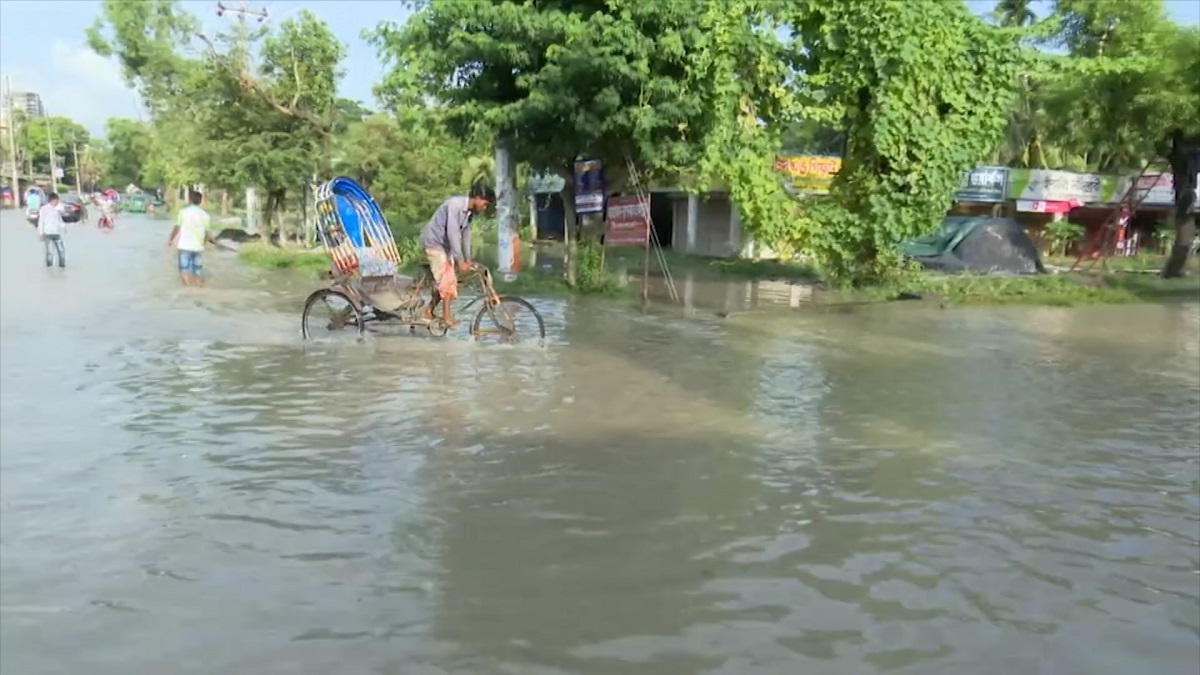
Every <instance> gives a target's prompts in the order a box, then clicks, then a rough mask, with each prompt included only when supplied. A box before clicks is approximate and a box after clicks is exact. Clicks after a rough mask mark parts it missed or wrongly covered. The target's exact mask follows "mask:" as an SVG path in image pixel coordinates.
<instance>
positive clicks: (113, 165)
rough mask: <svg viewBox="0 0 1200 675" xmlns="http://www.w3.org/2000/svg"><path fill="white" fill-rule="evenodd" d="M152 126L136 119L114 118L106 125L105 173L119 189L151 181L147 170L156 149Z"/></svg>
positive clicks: (151, 186)
mask: <svg viewBox="0 0 1200 675" xmlns="http://www.w3.org/2000/svg"><path fill="white" fill-rule="evenodd" d="M152 134H153V129H152V128H151V126H150V125H149V124H146V123H144V122H139V121H137V120H130V119H122V118H113V119H110V120H108V123H107V124H106V125H105V129H104V140H105V141H106V142H107V146H108V147H107V152H106V153H104V156H105V160H106V167H105V172H104V173H105V176H106V177H107V178H108V180H109V182H110V183H111V184H112V185H113V186H115V187H117V188H120V189H123V188H124V187H125V186H126V185H129V184H131V183H132V184H134V185H139V186H142V185H145V186H146V187H150V188H153V187H156V186H154V185H148V184H147V183H148V182H149V181H147V170H148V168H149V166H150V161H151V155H152V153H153V150H154V138H153V135H152Z"/></svg>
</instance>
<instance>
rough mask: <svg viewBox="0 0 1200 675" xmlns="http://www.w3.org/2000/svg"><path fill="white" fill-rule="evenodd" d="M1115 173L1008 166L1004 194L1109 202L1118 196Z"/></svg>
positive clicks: (1119, 192) (1055, 199)
mask: <svg viewBox="0 0 1200 675" xmlns="http://www.w3.org/2000/svg"><path fill="white" fill-rule="evenodd" d="M1122 182H1125V184H1126V185H1128V182H1127V181H1122V180H1121V178H1120V177H1119V176H1101V175H1098V174H1094V173H1075V172H1074V171H1044V170H1040V169H1010V170H1009V172H1008V197H1009V198H1010V199H1024V200H1029V201H1044V202H1067V201H1071V200H1072V199H1076V200H1079V202H1081V203H1082V204H1112V203H1114V202H1116V201H1118V200H1120V199H1121V190H1120V188H1121V183H1122Z"/></svg>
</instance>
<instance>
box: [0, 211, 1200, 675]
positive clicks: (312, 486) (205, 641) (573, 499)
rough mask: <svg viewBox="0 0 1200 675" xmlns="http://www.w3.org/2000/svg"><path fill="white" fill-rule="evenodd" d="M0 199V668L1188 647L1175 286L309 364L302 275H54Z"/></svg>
mask: <svg viewBox="0 0 1200 675" xmlns="http://www.w3.org/2000/svg"><path fill="white" fill-rule="evenodd" d="M14 215H15V214H12V213H11V212H6V213H5V214H4V217H3V222H2V226H0V293H2V297H0V340H2V342H0V384H2V387H0V422H2V424H0V501H2V503H0V507H2V510H0V554H2V555H0V640H2V645H0V671H3V673H4V674H5V675H9V674H10V673H11V674H12V675H26V674H43V673H44V674H58V673H63V674H67V673H90V674H93V675H107V674H110V673H111V674H118V673H119V674H121V675H128V674H130V673H139V674H140V673H146V674H160V673H205V674H209V673H212V674H217V673H220V674H228V673H255V674H259V675H268V674H276V673H278V674H280V675H283V674H287V675H294V674H296V673H314V674H326V673H330V674H332V673H339V674H341V673H347V674H358V673H363V674H367V673H396V674H404V675H408V674H416V675H429V674H435V673H436V674H443V673H447V674H448V673H454V674H468V673H469V674H480V675H491V674H529V675H551V674H554V675H561V674H568V673H570V674H580V675H643V674H645V675H684V674H689V675H690V674H693V673H696V674H699V673H705V674H712V675H716V674H721V675H765V674H778V675H795V674H797V673H804V674H810V673H815V674H820V673H831V674H858V673H885V672H886V673H947V674H956V675H957V674H962V673H996V674H1009V673H1056V674H1074V673H1079V674H1081V675H1083V674H1086V675H1096V674H1101V673H1113V674H1117V673H1121V674H1126V673H1155V674H1156V675H1157V674H1164V673H1195V672H1196V671H1197V668H1198V667H1200V665H1198V662H1200V574H1198V571H1200V549H1198V539H1200V494H1198V490H1200V311H1198V309H1197V307H1196V306H1195V305H1188V304H1176V305H1170V306H1139V307H1100V308H1089V309H1028V308H1027V309H999V310H998V309H959V310H953V311H941V310H937V309H930V308H924V307H913V306H890V307H876V308H864V309H858V310H854V311H806V310H804V309H800V310H788V309H782V310H764V311H751V312H737V313H735V314H733V315H731V316H729V317H728V318H726V319H723V320H722V319H717V318H715V317H713V316H711V314H708V313H705V312H697V313H696V315H695V317H692V318H684V317H683V316H681V315H680V313H679V312H675V311H667V310H665V309H663V310H660V311H657V312H652V313H651V314H649V315H643V314H641V313H640V312H637V311H634V310H633V309H631V308H628V307H626V306H625V305H624V304H622V303H612V302H591V301H582V300H571V301H567V300H562V299H558V300H548V299H537V300H536V303H537V304H538V306H539V307H540V308H541V309H542V310H543V312H544V313H545V315H546V318H547V323H548V327H549V330H550V333H551V340H550V344H549V345H548V346H547V347H546V348H545V349H525V348H516V349H509V348H503V347H500V348H491V349H481V348H478V347H475V346H473V345H471V344H468V343H466V342H464V341H462V340H446V341H435V340H431V339H419V338H405V337H396V338H381V339H374V340H369V341H368V342H367V343H366V344H363V345H347V346H342V345H302V344H301V342H300V340H299V307H300V303H301V302H302V300H303V298H304V296H305V294H306V293H307V292H309V291H310V290H312V289H313V288H314V287H315V283H314V282H313V281H312V280H311V279H308V278H306V277H305V276H303V275H288V274H283V273H262V272H257V271H253V270H249V269H246V268H244V267H242V266H240V265H239V264H238V263H237V262H236V261H235V260H233V259H232V257H231V256H229V255H227V254H217V253H212V254H210V255H209V256H208V260H207V261H206V262H207V267H208V269H209V271H210V273H211V274H212V277H213V283H212V285H211V286H210V287H209V288H205V289H200V290H185V289H182V288H180V287H178V285H177V283H176V281H175V278H174V276H173V268H172V260H171V257H170V255H169V254H168V253H167V252H166V251H165V250H164V249H163V246H162V243H163V240H164V239H165V238H166V234H167V232H166V225H165V224H164V223H163V222H162V221H150V220H146V219H138V218H134V217H126V218H123V219H122V220H121V221H120V222H119V223H118V229H117V231H116V232H114V233H112V234H104V233H100V232H97V231H96V230H95V229H94V228H87V227H77V228H75V229H74V230H73V231H72V232H70V233H69V235H68V238H67V253H68V259H69V267H68V269H67V270H66V271H65V272H60V271H58V270H46V269H45V268H44V267H43V266H42V263H41V251H40V246H39V245H38V243H37V241H36V239H35V237H34V235H33V232H32V228H29V227H28V226H25V225H22V224H21V223H20V222H19V221H18V220H17V219H16V218H15V217H14ZM703 288H704V289H705V290H703V291H700V290H698V289H697V288H693V290H692V291H691V293H692V299H693V301H694V302H701V301H704V300H705V298H708V297H710V296H711V297H712V298H718V299H719V298H726V299H728V298H737V297H747V296H746V293H747V289H746V288H745V286H732V285H730V286H726V287H721V288H716V289H714V288H713V287H712V286H711V285H709V286H704V287H703ZM760 290H762V289H760ZM760 295H761V294H760ZM749 297H754V294H753V293H750V295H749ZM713 302H714V303H716V304H720V301H719V300H714V301H713ZM718 309H719V308H718Z"/></svg>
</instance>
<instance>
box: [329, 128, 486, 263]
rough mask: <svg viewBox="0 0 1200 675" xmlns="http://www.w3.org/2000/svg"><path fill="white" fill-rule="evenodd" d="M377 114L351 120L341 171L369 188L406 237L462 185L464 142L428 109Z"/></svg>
mask: <svg viewBox="0 0 1200 675" xmlns="http://www.w3.org/2000/svg"><path fill="white" fill-rule="evenodd" d="M406 112H407V113H409V114H406V115H405V118H406V119H407V121H408V124H406V125H405V126H404V127H403V128H402V127H401V125H400V123H399V122H398V121H397V119H396V118H395V117H391V116H386V115H374V116H372V117H368V118H366V119H364V120H363V121H361V122H355V123H352V124H351V125H350V128H349V129H348V131H347V133H346V135H345V136H344V137H342V138H341V139H339V147H338V152H337V155H338V158H339V159H338V162H337V164H336V165H335V168H336V170H337V172H338V173H340V174H342V175H345V176H349V177H351V178H353V179H355V180H356V181H358V182H359V183H360V184H361V185H362V186H363V187H364V188H366V189H367V190H369V191H370V192H371V194H372V196H374V198H375V200H376V201H377V202H378V203H379V207H380V208H381V209H383V211H384V215H386V216H387V218H388V222H389V223H390V224H391V226H392V229H393V230H394V231H395V233H396V234H397V235H398V236H397V239H404V238H405V237H407V236H411V235H412V234H414V233H415V231H416V230H418V229H419V228H420V226H422V225H424V224H425V222H426V221H427V220H428V219H429V217H430V215H431V214H432V213H433V212H434V211H435V210H436V209H437V207H438V205H439V204H441V202H442V200H444V199H445V198H446V197H447V196H449V195H450V194H452V193H454V192H455V191H458V190H459V189H461V187H462V184H461V182H460V176H461V172H462V166H463V157H464V156H465V153H464V150H463V145H462V143H461V142H459V141H458V140H457V139H455V138H453V137H452V136H451V135H450V134H449V133H447V132H446V131H445V129H444V128H443V127H442V125H441V124H440V122H439V121H438V120H437V118H436V116H435V114H434V113H433V112H432V111H429V110H421V109H418V110H408V111H406Z"/></svg>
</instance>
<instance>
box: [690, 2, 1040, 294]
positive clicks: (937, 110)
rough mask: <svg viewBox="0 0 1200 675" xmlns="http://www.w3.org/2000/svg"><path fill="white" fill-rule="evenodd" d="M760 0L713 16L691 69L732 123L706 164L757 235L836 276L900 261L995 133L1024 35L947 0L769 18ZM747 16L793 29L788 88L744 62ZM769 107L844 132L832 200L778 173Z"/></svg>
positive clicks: (820, 7) (711, 147)
mask: <svg viewBox="0 0 1200 675" xmlns="http://www.w3.org/2000/svg"><path fill="white" fill-rule="evenodd" d="M755 6H756V3H752V2H749V1H746V2H730V3H726V5H725V6H724V8H723V10H718V9H716V8H714V9H713V11H711V12H710V13H707V14H706V15H705V21H706V22H708V33H709V34H710V35H712V36H713V38H714V41H715V43H714V45H713V47H711V48H710V49H708V50H706V51H705V52H704V53H702V54H700V55H698V58H697V59H696V60H695V65H694V67H693V71H692V77H691V79H692V81H693V82H694V83H696V84H697V86H717V87H719V88H720V90H721V92H722V97H721V98H722V99H723V101H724V102H723V103H722V104H721V105H719V106H718V110H720V111H722V112H723V115H722V117H721V120H722V123H723V124H724V125H725V126H724V128H723V130H722V132H721V133H716V134H712V135H710V137H709V141H710V142H709V144H708V151H707V153H706V155H705V162H704V165H703V166H704V168H705V170H706V174H707V175H708V176H709V177H710V178H711V179H714V180H723V181H724V182H725V183H727V184H728V185H729V187H730V190H731V191H732V193H733V197H734V200H735V201H736V202H737V203H738V205H739V207H741V210H742V218H743V225H744V226H745V227H746V229H747V230H748V231H749V232H750V233H751V234H753V235H754V236H755V237H756V238H758V239H760V240H762V241H765V242H766V243H768V244H771V245H772V246H774V247H775V248H778V249H784V250H798V251H803V252H807V253H810V254H811V255H812V256H813V257H814V258H815V259H816V261H817V262H818V263H819V264H820V265H821V266H822V267H823V268H824V270H825V272H826V273H827V274H828V275H829V276H830V277H832V278H835V279H841V280H846V281H861V280H869V279H875V278H879V277H881V276H885V275H888V274H890V273H892V272H894V271H895V270H896V269H897V266H898V263H899V254H898V253H897V245H898V244H899V242H900V241H902V240H904V239H906V238H908V237H912V236H915V235H919V234H923V233H926V232H928V231H930V230H932V229H934V228H935V227H936V226H937V224H938V223H939V222H940V220H941V218H942V217H943V216H944V215H945V213H946V210H947V208H948V207H949V206H950V203H951V200H952V198H953V194H954V191H955V190H956V189H957V187H958V185H959V181H960V180H961V176H962V174H963V172H965V171H966V170H968V169H970V168H971V167H972V166H974V165H976V164H977V163H978V162H980V161H983V160H985V159H987V158H988V157H989V156H990V155H991V154H992V153H993V152H994V150H995V148H996V147H997V145H998V144H999V142H1000V140H1001V138H1002V136H1003V133H1004V129H1005V126H1006V124H1007V120H1008V116H1009V113H1010V111H1011V109H1012V106H1013V104H1014V102H1015V100H1016V90H1017V75H1018V71H1019V70H1020V69H1021V67H1022V65H1023V55H1022V51H1021V46H1020V44H1019V37H1020V34H1019V33H1016V32H1014V31H1010V30H1006V29H1002V28H998V27H995V26H991V25H988V24H986V23H985V22H984V21H983V20H981V19H980V18H979V17H977V16H974V15H973V14H971V12H970V11H968V10H967V8H966V7H965V5H963V4H962V3H947V2H942V1H940V0H923V1H904V0H829V1H817V0H812V1H802V2H786V3H784V2H780V3H775V4H773V5H767V6H766V7H767V10H766V12H765V13H764V14H765V15H763V16H755V15H754V11H755ZM738 8H741V9H742V10H743V11H730V10H736V9H738ZM747 15H749V17H750V19H751V21H753V22H756V23H765V24H767V25H770V23H771V19H772V18H773V19H775V20H776V21H780V22H783V23H784V24H785V25H786V27H787V28H788V29H789V30H788V32H789V33H790V34H791V35H792V39H793V42H792V44H791V53H790V56H791V62H792V64H793V65H794V73H795V78H794V80H792V81H791V82H789V83H788V84H789V85H790V89H791V92H792V96H791V97H790V99H791V100H789V97H788V96H785V95H781V94H780V93H779V92H778V91H777V89H776V88H773V87H766V86H764V83H763V82H759V81H756V73H755V71H750V72H747V71H746V70H745V69H744V67H743V66H742V64H741V62H740V59H739V56H738V49H737V44H738V43H737V39H736V37H735V36H736V31H737V30H738V25H739V24H740V23H743V22H745V21H746V19H747ZM757 75H758V76H759V77H761V74H757ZM706 83H716V84H706ZM777 86H778V85H776V87H777ZM758 92H763V93H765V94H766V95H767V98H766V99H765V101H764V99H763V98H762V97H761V95H758ZM764 105H766V106H779V107H782V108H784V109H786V110H788V111H789V112H790V113H791V114H792V115H794V116H795V117H797V118H800V119H806V120H811V121H813V122H819V123H824V124H827V125H829V126H831V127H833V128H835V129H844V130H845V135H846V139H845V140H846V154H845V157H844V158H843V162H842V168H841V170H840V171H839V173H838V175H837V177H836V178H835V180H834V182H833V186H832V188H831V193H830V195H829V198H828V199H825V200H809V201H807V202H805V203H797V202H796V201H794V200H792V199H790V198H789V197H788V196H787V195H786V194H785V193H784V192H783V190H782V188H781V186H780V185H779V181H778V179H776V178H774V177H773V176H771V174H770V160H771V155H772V153H773V152H774V151H775V149H776V148H777V147H778V140H777V139H774V138H771V137H770V131H769V127H767V126H764V125H762V124H760V115H759V114H758V110H759V109H761V107H762V106H764Z"/></svg>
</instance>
